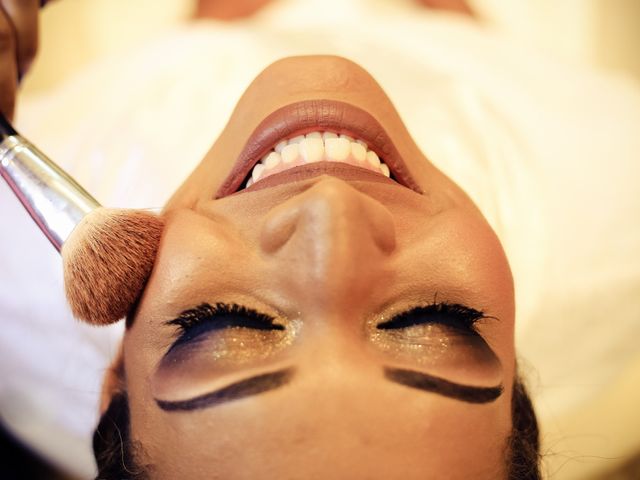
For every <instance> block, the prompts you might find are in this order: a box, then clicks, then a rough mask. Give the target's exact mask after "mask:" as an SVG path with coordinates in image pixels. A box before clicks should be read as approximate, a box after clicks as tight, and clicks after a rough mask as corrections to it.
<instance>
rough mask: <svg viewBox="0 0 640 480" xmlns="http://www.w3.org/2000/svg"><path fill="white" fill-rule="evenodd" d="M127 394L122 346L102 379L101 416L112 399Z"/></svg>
mask: <svg viewBox="0 0 640 480" xmlns="http://www.w3.org/2000/svg"><path fill="white" fill-rule="evenodd" d="M125 392H126V385H125V377H124V346H123V343H121V344H120V348H119V349H118V353H117V354H116V356H115V357H114V359H113V361H112V362H111V365H109V368H107V371H106V372H105V375H104V378H103V379H102V389H101V391H100V416H102V415H103V414H104V413H105V412H106V411H107V409H108V408H109V404H110V403H111V399H112V398H113V397H114V396H115V395H118V394H122V393H125Z"/></svg>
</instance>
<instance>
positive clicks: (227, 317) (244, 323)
mask: <svg viewBox="0 0 640 480" xmlns="http://www.w3.org/2000/svg"><path fill="white" fill-rule="evenodd" d="M274 320H275V319H274V318H273V317H271V316H269V315H266V314H264V313H260V312H257V311H256V310H252V309H249V308H247V307H245V306H242V305H238V304H235V303H233V304H226V303H221V302H219V303H216V304H215V305H213V306H212V305H210V304H208V303H203V304H201V305H199V306H198V307H196V308H193V309H190V310H186V311H184V312H182V313H181V314H180V315H179V316H178V317H177V318H176V319H174V320H170V321H169V322H167V324H168V325H177V326H179V327H180V332H181V334H180V337H179V338H178V339H177V340H176V341H175V342H174V343H173V345H171V348H170V349H169V351H168V352H167V354H169V353H170V352H171V351H172V350H174V349H177V348H179V347H180V346H182V345H185V344H187V343H189V342H192V341H196V340H197V339H198V338H199V337H201V336H203V335H205V334H207V333H208V332H212V331H216V330H218V331H220V330H225V329H230V328H236V329H238V328H245V329H250V330H261V331H284V329H285V328H284V326H283V325H279V324H276V323H274Z"/></svg>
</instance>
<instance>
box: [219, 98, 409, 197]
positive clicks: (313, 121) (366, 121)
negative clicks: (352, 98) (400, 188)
mask: <svg viewBox="0 0 640 480" xmlns="http://www.w3.org/2000/svg"><path fill="white" fill-rule="evenodd" d="M317 130H327V131H333V132H335V133H344V134H346V135H350V136H353V137H356V138H359V139H361V140H363V141H364V142H365V143H366V144H367V145H368V147H369V149H370V150H373V151H374V152H376V153H377V154H378V156H379V157H380V159H381V160H382V161H384V162H385V163H386V164H387V166H388V167H389V170H390V171H391V173H392V174H393V176H394V177H395V179H396V180H397V181H398V182H399V183H400V184H402V185H404V186H406V187H408V188H411V189H412V190H414V191H416V192H418V193H422V190H421V189H420V187H419V186H418V184H417V182H416V181H415V180H414V178H413V177H412V176H411V173H410V172H409V169H408V167H407V166H406V164H405V162H404V160H403V159H402V158H401V156H400V153H399V152H398V150H397V149H396V147H395V145H394V144H393V142H392V140H391V138H390V137H389V135H388V134H387V132H386V131H385V129H384V128H383V127H382V125H380V123H379V122H378V121H377V120H376V119H375V118H374V117H373V116H372V115H371V114H370V113H368V112H367V111H365V110H362V109H361V108H359V107H356V106H354V105H351V104H349V103H345V102H341V101H337V100H325V99H321V100H304V101H301V102H296V103H291V104H289V105H285V106H284V107H281V108H279V109H278V110H276V111H275V112H273V113H271V114H270V115H268V116H267V117H266V118H265V119H263V120H262V121H261V122H260V124H259V125H258V126H257V127H256V129H255V130H254V131H253V133H252V134H251V136H250V137H249V139H248V141H247V143H246V145H245V146H244V148H243V149H242V151H241V152H240V155H239V156H238V159H237V160H236V162H235V164H234V166H233V168H232V169H231V172H230V173H229V175H228V176H227V178H226V179H225V181H224V182H223V184H222V186H221V187H220V188H219V189H218V192H217V193H216V198H222V197H226V196H228V195H231V194H232V193H235V192H236V191H237V190H238V189H239V188H240V185H241V184H242V182H243V180H244V179H245V177H246V176H247V175H248V174H249V172H250V171H251V169H252V168H253V167H254V166H255V165H256V163H258V161H259V160H260V159H261V158H262V157H263V156H264V155H266V154H267V153H268V152H269V151H270V150H271V149H272V148H273V146H274V145H275V144H276V143H277V142H278V141H280V140H283V139H285V138H290V137H293V136H297V135H302V134H304V133H308V132H312V131H317Z"/></svg>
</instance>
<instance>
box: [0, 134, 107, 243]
mask: <svg viewBox="0 0 640 480" xmlns="http://www.w3.org/2000/svg"><path fill="white" fill-rule="evenodd" d="M0 138H2V137H0ZM0 173H1V174H2V177H3V178H4V179H5V180H6V181H7V183H8V184H9V186H10V187H11V189H12V190H13V192H14V193H15V194H16V196H17V197H18V199H19V200H20V202H22V205H24V207H25V208H26V209H27V211H28V212H29V215H31V218H33V220H34V221H35V222H36V224H37V225H38V226H39V227H40V230H42V232H43V233H44V234H45V235H46V236H47V238H48V239H49V240H50V241H51V243H52V244H53V246H54V247H56V249H57V250H58V251H60V249H61V248H62V245H63V244H64V242H65V241H66V240H67V238H68V237H69V235H70V234H71V232H72V231H73V229H74V228H75V227H76V225H78V223H79V222H80V220H81V219H82V218H83V217H84V216H85V215H86V214H87V213H89V212H90V211H91V210H94V209H95V208H97V207H99V206H100V204H99V203H98V202H97V201H96V200H95V199H94V198H93V197H92V196H91V195H89V193H88V192H87V191H86V190H85V189H84V188H82V187H81V186H80V185H79V184H78V183H77V182H76V181H75V180H74V179H73V178H71V177H70V176H69V175H68V174H67V173H66V172H65V171H64V170H62V169H61V168H60V167H59V166H58V165H56V164H55V163H53V161H51V160H50V159H49V158H47V156H46V155H44V154H43V153H42V152H41V151H40V150H38V149H37V148H36V147H35V146H33V145H32V144H31V143H29V142H28V141H27V140H25V139H24V138H23V137H22V136H20V135H10V136H7V137H4V138H2V142H0Z"/></svg>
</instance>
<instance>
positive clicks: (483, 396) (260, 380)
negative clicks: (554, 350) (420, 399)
mask: <svg viewBox="0 0 640 480" xmlns="http://www.w3.org/2000/svg"><path fill="white" fill-rule="evenodd" d="M294 372H295V370H294V369H293V368H288V369H283V370H278V371H275V372H269V373H263V374H261V375H256V376H253V377H249V378H246V379H244V380H240V381H239V382H235V383H232V384H231V385H227V386H226V387H223V388H221V389H218V390H215V391H213V392H209V393H205V394H204V395H200V396H197V397H194V398H190V399H188V400H178V401H170V400H160V399H157V398H155V399H154V400H155V402H156V404H157V405H158V407H160V408H161V409H162V410H165V411H167V412H175V411H192V410H200V409H203V408H208V407H215V406H217V405H220V404H222V403H226V402H231V401H233V400H238V399H240V398H244V397H249V396H251V395H258V394H260V393H265V392H268V391H270V390H274V389H276V388H279V387H282V386H284V385H286V384H288V383H290V382H291V379H292V378H293V374H294ZM384 376H385V378H386V379H387V380H390V381H392V382H395V383H399V384H401V385H404V386H407V387H411V388H417V389H419V390H425V391H427V392H431V393H437V394H439V395H442V396H445V397H449V398H453V399H455V400H461V401H463V402H467V403H490V402H493V401H495V400H496V399H497V398H498V397H499V396H500V395H502V392H503V387H502V385H498V386H496V387H472V386H469V385H461V384H459V383H454V382H450V381H448V380H445V379H443V378H439V377H434V376H432V375H428V374H426V373H422V372H417V371H414V370H405V369H402V368H391V367H385V368H384Z"/></svg>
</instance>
